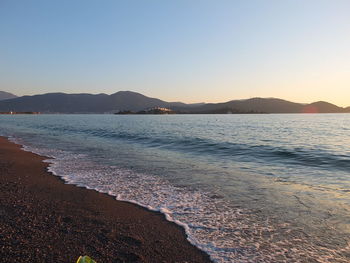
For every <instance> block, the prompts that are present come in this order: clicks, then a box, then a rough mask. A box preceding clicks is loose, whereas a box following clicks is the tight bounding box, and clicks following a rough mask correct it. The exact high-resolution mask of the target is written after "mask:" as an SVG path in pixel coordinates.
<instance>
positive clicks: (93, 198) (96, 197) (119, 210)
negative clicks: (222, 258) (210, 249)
mask: <svg viewBox="0 0 350 263" xmlns="http://www.w3.org/2000/svg"><path fill="white" fill-rule="evenodd" d="M44 159H47V158H44V157H42V156H39V155H36V154H33V153H29V152H25V151H23V150H21V147H20V146H19V145H16V144H14V143H11V142H9V141H8V140H7V139H6V138H2V137H0V255H1V262H11V263H13V262H31V263H33V262H45V263H49V262H55V263H56V262H64V263H69V262H72V263H74V262H75V261H76V259H77V258H78V257H79V256H80V255H89V256H91V257H92V258H93V259H95V260H96V261H97V262H98V263H109V262H211V261H210V259H209V257H208V255H207V254H206V253H204V252H202V251H200V250H199V249H197V248H196V247H194V246H193V245H191V244H190V243H189V242H188V241H187V239H186V235H185V232H184V230H183V229H182V228H181V227H179V226H177V225H176V224H174V223H171V222H168V221H166V220H165V217H164V216H163V215H162V214H160V213H157V212H151V211H148V210H146V209H144V208H142V207H139V206H137V205H134V204H130V203H127V202H120V201H116V200H115V199H114V198H113V197H111V196H108V195H106V194H101V193H98V192H96V191H93V190H88V189H85V188H79V187H76V186H74V185H67V184H65V183H64V182H63V181H62V180H61V179H60V178H58V177H56V176H54V175H52V174H51V173H49V172H47V164H46V163H43V162H42V161H43V160H44Z"/></svg>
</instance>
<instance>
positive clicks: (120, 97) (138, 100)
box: [0, 91, 350, 114]
mask: <svg viewBox="0 0 350 263" xmlns="http://www.w3.org/2000/svg"><path fill="white" fill-rule="evenodd" d="M6 96H7V97H6ZM0 100H1V101H0V112H8V111H16V112H42V113H115V112H119V111H135V112H136V111H142V110H145V109H149V108H153V107H164V108H170V109H172V110H173V111H175V112H176V113H184V114H215V113H217V114H220V113H221V114H223V113H344V112H350V107H347V108H342V107H338V106H336V105H334V104H331V103H328V102H323V101H319V102H314V103H311V104H302V103H294V102H290V101H286V100H281V99H276V98H252V99H247V100H232V101H228V102H224V103H198V104H185V103H181V102H166V101H162V100H160V99H156V98H150V97H146V96H144V95H142V94H140V93H136V92H131V91H119V92H117V93H114V94H112V95H107V94H97V95H93V94H65V93H48V94H42V95H34V96H23V97H16V96H15V95H13V94H10V93H6V92H0Z"/></svg>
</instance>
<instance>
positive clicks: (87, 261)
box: [77, 256, 96, 263]
mask: <svg viewBox="0 0 350 263" xmlns="http://www.w3.org/2000/svg"><path fill="white" fill-rule="evenodd" d="M77 263H96V261H95V260H93V259H91V258H90V257H88V256H83V257H82V256H80V257H79V258H78V260H77Z"/></svg>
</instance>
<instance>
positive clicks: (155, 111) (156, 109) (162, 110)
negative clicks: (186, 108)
mask: <svg viewBox="0 0 350 263" xmlns="http://www.w3.org/2000/svg"><path fill="white" fill-rule="evenodd" d="M115 114H175V111H173V110H171V109H168V108H163V107H153V108H149V109H146V110H142V111H137V112H134V111H119V112H116V113H115Z"/></svg>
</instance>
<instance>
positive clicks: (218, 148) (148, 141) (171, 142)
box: [38, 125, 350, 172]
mask: <svg viewBox="0 0 350 263" xmlns="http://www.w3.org/2000/svg"><path fill="white" fill-rule="evenodd" d="M38 128H40V129H45V130H51V131H54V132H61V133H63V134H66V133H72V134H78V135H83V136H94V137H99V138H105V139H110V140H121V141H126V142H128V143H136V144H141V145H145V146H147V147H156V148H164V149H168V150H174V151H180V152H186V153H193V154H198V153H200V154H201V155H207V156H211V155H213V156H217V157H219V158H223V159H230V160H236V161H239V162H254V163H265V162H267V161H268V162H274V163H281V164H287V165H302V166H309V167H317V168H318V169H322V168H324V169H334V170H340V171H346V172H349V171H350V155H344V154H334V153H331V152H329V151H325V150H322V149H317V148H301V147H295V148H288V147H281V146H271V145H263V144H260V145H254V144H253V145H252V144H243V143H233V142H227V141H218V140H213V139H209V138H199V137H184V136H181V137H180V136H178V137H176V136H174V135H172V134H170V133H164V134H161V133H157V134H151V135H149V134H147V133H132V132H130V131H111V130H106V129H99V128H97V129H92V128H87V129H81V128H80V129H78V128H74V127H72V126H69V127H68V126H67V127H62V126H55V125H51V126H45V127H43V126H40V127H38Z"/></svg>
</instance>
